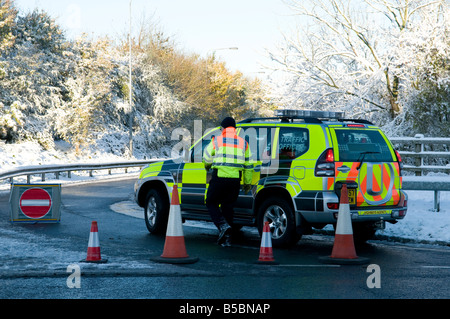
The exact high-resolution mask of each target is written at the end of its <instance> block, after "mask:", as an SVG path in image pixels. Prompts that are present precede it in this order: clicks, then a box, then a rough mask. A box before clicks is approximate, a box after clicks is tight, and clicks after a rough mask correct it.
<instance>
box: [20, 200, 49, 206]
mask: <svg viewBox="0 0 450 319" xmlns="http://www.w3.org/2000/svg"><path fill="white" fill-rule="evenodd" d="M20 205H22V206H50V201H49V200H48V199H23V200H22V201H21V202H20Z"/></svg>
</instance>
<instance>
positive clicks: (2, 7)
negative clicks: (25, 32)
mask: <svg viewBox="0 0 450 319" xmlns="http://www.w3.org/2000/svg"><path fill="white" fill-rule="evenodd" d="M16 17H17V10H16V9H15V8H14V4H13V3H12V1H11V0H0V54H4V53H5V52H7V50H8V49H9V48H11V47H12V46H13V44H14V40H15V38H16V37H15V36H14V34H13V29H14V26H15V23H16Z"/></svg>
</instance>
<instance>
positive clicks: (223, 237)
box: [217, 223, 231, 245]
mask: <svg viewBox="0 0 450 319" xmlns="http://www.w3.org/2000/svg"><path fill="white" fill-rule="evenodd" d="M230 235H231V227H230V225H228V224H227V223H224V224H222V225H220V226H219V238H218V239H217V243H218V244H219V245H222V244H224V243H225V242H229V241H230ZM227 239H228V240H227Z"/></svg>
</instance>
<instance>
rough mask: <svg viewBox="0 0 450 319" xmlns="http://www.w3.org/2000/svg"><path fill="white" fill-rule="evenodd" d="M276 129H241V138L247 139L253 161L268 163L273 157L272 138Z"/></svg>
mask: <svg viewBox="0 0 450 319" xmlns="http://www.w3.org/2000/svg"><path fill="white" fill-rule="evenodd" d="M274 132H275V128H271V127H245V128H241V130H240V132H239V136H240V137H241V138H243V139H245V140H246V141H247V143H248V145H249V147H250V151H251V152H252V159H253V160H255V161H260V162H262V163H268V162H269V161H270V158H271V156H272V136H273V134H274Z"/></svg>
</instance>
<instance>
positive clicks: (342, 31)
mask: <svg viewBox="0 0 450 319" xmlns="http://www.w3.org/2000/svg"><path fill="white" fill-rule="evenodd" d="M444 2H445V0H436V1H423V0H359V1H355V0H347V1H344V0H310V1H305V0H289V1H288V2H287V5H288V6H289V7H290V8H291V9H292V12H293V13H294V14H296V15H299V16H300V17H302V18H303V19H302V20H301V21H302V22H304V24H303V25H302V27H301V28H300V29H299V30H300V31H298V32H297V34H296V36H292V35H290V36H286V35H285V43H284V44H283V45H282V47H280V48H279V51H278V52H270V53H269V54H270V56H271V58H272V60H273V61H275V62H277V65H278V66H277V67H276V69H278V70H283V71H287V72H288V73H290V74H292V75H293V77H294V79H295V82H296V84H295V85H294V86H292V87H291V88H292V89H293V88H294V87H295V89H296V90H297V91H296V93H297V94H299V95H300V99H301V100H302V101H303V103H305V104H314V106H315V107H321V106H322V107H324V106H326V107H330V106H340V107H341V108H342V106H343V105H345V106H346V107H347V110H351V112H352V113H353V114H355V113H359V114H363V113H367V112H372V113H381V114H389V117H390V119H394V118H395V117H396V116H397V115H398V114H399V113H400V112H401V109H402V96H401V94H402V92H403V91H402V87H403V86H402V84H403V83H402V82H403V81H405V80H406V79H405V78H404V75H405V74H404V72H402V68H403V66H404V64H402V63H403V62H402V60H404V59H403V58H402V59H399V58H398V53H399V52H400V51H401V48H402V46H403V44H402V43H401V42H400V39H401V34H402V33H403V31H404V30H406V29H408V28H409V25H410V24H411V23H415V20H419V19H420V16H419V14H420V12H421V11H423V10H424V9H425V8H427V7H430V6H438V5H441V4H443V3H444ZM399 48H400V49H399ZM407 49H408V48H407V47H406V46H404V50H403V51H404V52H403V53H402V54H407ZM296 98H298V97H296ZM344 108H345V107H344Z"/></svg>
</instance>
